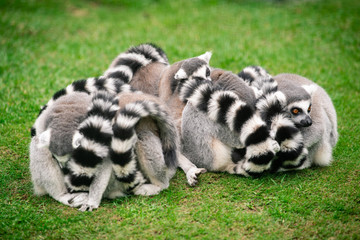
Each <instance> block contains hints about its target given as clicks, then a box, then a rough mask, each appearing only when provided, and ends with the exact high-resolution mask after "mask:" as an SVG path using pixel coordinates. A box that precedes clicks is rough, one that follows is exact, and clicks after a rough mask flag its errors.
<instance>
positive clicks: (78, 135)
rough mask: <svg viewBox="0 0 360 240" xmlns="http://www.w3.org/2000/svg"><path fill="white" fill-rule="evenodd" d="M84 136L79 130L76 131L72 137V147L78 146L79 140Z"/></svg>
mask: <svg viewBox="0 0 360 240" xmlns="http://www.w3.org/2000/svg"><path fill="white" fill-rule="evenodd" d="M83 138H84V135H82V134H81V133H80V132H79V131H76V132H75V134H74V136H73V139H72V146H73V148H74V149H76V148H78V147H79V146H80V143H81V140H82V139H83Z"/></svg>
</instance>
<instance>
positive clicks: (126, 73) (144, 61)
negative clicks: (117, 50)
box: [104, 43, 169, 83]
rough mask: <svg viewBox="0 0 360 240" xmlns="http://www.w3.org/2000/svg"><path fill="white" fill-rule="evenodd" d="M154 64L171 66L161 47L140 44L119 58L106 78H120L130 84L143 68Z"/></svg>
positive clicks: (109, 69) (107, 72)
mask: <svg viewBox="0 0 360 240" xmlns="http://www.w3.org/2000/svg"><path fill="white" fill-rule="evenodd" d="M153 62H160V63H163V64H166V65H167V64H169V61H168V59H167V56H166V54H165V52H164V51H163V50H162V49H161V48H160V47H158V46H156V45H155V44H152V43H145V44H140V45H138V46H134V47H131V48H130V49H129V50H127V51H126V52H124V53H121V54H120V55H119V56H117V57H116V58H115V59H114V60H113V62H112V63H111V65H110V67H109V68H108V69H107V70H106V72H105V73H104V76H105V77H110V78H118V79H121V80H122V81H124V82H125V83H129V82H130V81H131V79H132V78H133V76H134V74H135V73H136V72H137V71H138V70H139V69H140V68H141V67H144V66H146V65H148V64H150V63H153Z"/></svg>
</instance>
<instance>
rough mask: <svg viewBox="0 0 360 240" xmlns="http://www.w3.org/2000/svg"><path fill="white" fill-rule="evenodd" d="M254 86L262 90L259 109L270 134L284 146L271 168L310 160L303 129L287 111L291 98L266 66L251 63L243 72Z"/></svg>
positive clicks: (293, 167)
mask: <svg viewBox="0 0 360 240" xmlns="http://www.w3.org/2000/svg"><path fill="white" fill-rule="evenodd" d="M238 75H239V76H240V77H242V78H243V79H244V80H245V82H247V83H248V84H249V85H250V86H252V87H255V88H257V89H258V90H259V92H260V93H261V95H259V96H258V98H257V102H256V109H257V111H258V112H259V113H260V116H261V118H262V119H263V120H264V121H265V122H266V124H267V126H268V128H269V129H270V135H271V137H272V138H273V139H275V140H276V141H277V142H278V144H279V145H280V151H279V152H278V153H277V154H276V158H275V159H274V160H273V161H272V164H271V171H273V172H276V171H277V170H279V169H286V170H287V169H296V168H301V166H302V165H303V164H304V162H305V161H306V159H307V158H306V156H307V153H308V151H307V149H306V148H304V139H303V136H302V134H301V132H300V130H299V129H298V128H297V127H296V126H295V124H294V122H293V121H291V118H290V116H289V113H288V112H287V111H286V105H287V100H286V97H285V95H284V94H283V93H282V92H281V91H279V90H278V88H277V82H276V81H275V80H274V79H273V78H272V76H271V75H270V74H269V73H268V72H267V71H266V70H265V69H263V68H262V67H259V66H250V67H246V68H244V69H243V70H242V71H241V72H240V73H239V74H238Z"/></svg>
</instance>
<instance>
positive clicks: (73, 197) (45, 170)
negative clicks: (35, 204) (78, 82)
mask: <svg viewBox="0 0 360 240" xmlns="http://www.w3.org/2000/svg"><path fill="white" fill-rule="evenodd" d="M90 99H91V98H90V97H89V96H88V95H87V94H83V93H81V94H76V95H69V97H68V98H66V99H59V101H58V102H56V103H55V104H54V105H52V106H51V107H49V108H48V109H47V110H46V111H45V112H44V113H43V114H42V116H41V121H40V123H41V124H40V125H39V129H40V130H41V131H39V132H38V135H37V136H35V137H33V138H32V139H31V143H30V173H31V178H32V183H33V186H34V192H35V194H36V195H44V194H49V195H50V196H51V197H53V198H54V199H56V200H58V201H59V202H61V203H63V204H66V205H69V206H71V207H78V206H80V205H81V204H82V203H83V202H84V201H85V200H86V199H87V194H85V193H82V194H79V193H69V192H68V191H67V188H66V186H65V180H64V175H63V173H62V171H61V168H60V165H59V163H58V162H57V160H55V159H53V157H52V154H56V155H57V156H66V155H69V154H71V152H72V147H71V142H72V134H73V131H74V128H73V127H70V128H66V127H59V128H57V127H58V126H62V124H64V123H65V124H64V125H65V126H68V125H67V120H69V122H71V123H72V124H76V126H77V125H78V124H79V121H81V119H83V118H85V115H83V114H84V112H85V113H86V111H87V107H88V105H89V104H90ZM77 101H79V102H80V103H81V105H78V104H76V102H77ZM62 104H64V108H60V111H61V112H57V111H56V108H57V107H58V106H59V105H62ZM74 110H75V111H74ZM77 111H79V112H77ZM61 113H65V115H66V116H67V117H65V115H62V114H61ZM52 114H56V116H54V117H52ZM49 119H52V121H50V120H49ZM47 129H51V132H50V135H49V137H50V138H49V139H48V141H47V143H45V145H47V146H48V148H46V147H39V146H44V142H43V141H42V140H41V139H39V138H41V135H42V134H43V133H44V132H45V130H47ZM59 136H62V137H64V138H65V139H66V140H65V141H63V140H62V139H61V138H58V137H59ZM58 141H59V142H58ZM49 148H50V149H51V150H49ZM52 151H53V152H52Z"/></svg>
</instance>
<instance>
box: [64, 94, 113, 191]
mask: <svg viewBox="0 0 360 240" xmlns="http://www.w3.org/2000/svg"><path fill="white" fill-rule="evenodd" d="M118 110H119V104H118V99H117V98H116V97H115V95H113V94H110V93H108V92H105V91H99V92H98V93H96V94H95V95H94V96H93V98H92V105H91V107H90V109H89V111H88V113H87V117H86V119H85V120H84V121H83V122H82V123H81V124H80V126H79V127H78V130H77V131H76V132H75V134H74V137H73V147H74V151H73V153H72V158H71V159H70V160H69V162H68V164H67V166H66V169H67V174H66V177H65V181H66V183H67V186H68V188H69V189H70V190H71V191H88V188H89V186H90V184H91V182H92V180H93V179H94V177H95V174H96V172H97V167H98V166H99V165H100V164H101V163H102V162H103V159H104V158H106V157H108V155H109V146H110V143H111V139H112V135H113V131H112V121H113V118H114V117H115V115H116V113H117V111H118Z"/></svg>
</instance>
